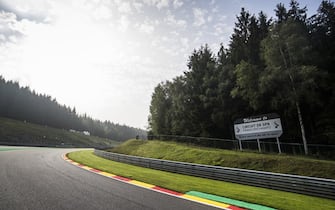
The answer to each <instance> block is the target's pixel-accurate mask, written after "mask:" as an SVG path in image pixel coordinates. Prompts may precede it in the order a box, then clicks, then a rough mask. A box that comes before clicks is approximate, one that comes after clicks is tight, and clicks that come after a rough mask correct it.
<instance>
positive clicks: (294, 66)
mask: <svg viewBox="0 0 335 210" xmlns="http://www.w3.org/2000/svg"><path fill="white" fill-rule="evenodd" d="M275 11H276V18H275V19H272V18H270V19H268V18H267V16H266V15H265V14H264V13H263V12H260V13H259V14H258V16H257V17H256V16H255V15H253V14H250V13H249V11H247V10H246V9H244V8H242V9H241V12H240V14H239V15H238V16H237V22H236V24H235V28H234V32H233V34H232V35H231V41H230V44H229V47H228V49H225V48H224V47H223V46H222V45H221V48H220V50H219V52H218V53H217V54H216V55H214V53H212V51H211V50H210V49H209V48H208V46H207V45H205V46H202V47H200V49H197V50H194V52H193V53H192V54H191V56H190V58H189V61H188V63H187V66H188V71H186V72H184V74H183V75H182V76H180V77H178V78H176V79H174V80H173V81H167V82H165V83H163V84H160V85H159V86H157V88H156V89H155V91H154V94H153V98H152V102H151V107H150V111H151V113H150V114H151V118H150V119H151V120H150V126H151V129H152V131H154V132H153V133H154V134H173V135H189V136H204V137H219V138H234V135H233V129H232V127H233V121H234V120H235V119H236V118H240V117H247V116H251V115H258V114H264V113H270V112H276V113H278V114H279V115H280V116H281V119H282V123H283V128H284V134H283V138H285V139H290V140H287V141H293V142H297V141H299V140H298V139H301V131H300V125H302V124H304V125H305V130H306V136H307V139H308V143H321V144H334V143H335V139H333V138H330V136H332V135H329V133H335V132H334V131H335V124H334V123H333V122H334V120H333V116H334V111H333V108H332V107H334V106H335V82H334V80H335V74H334V72H335V71H334V68H333V64H334V58H335V56H334V55H335V51H334V49H335V38H334V37H335V35H334V34H335V32H334V31H335V29H334V27H335V6H334V3H332V2H329V1H322V2H321V5H320V8H319V10H318V13H317V14H316V15H313V16H312V17H310V18H307V15H306V11H307V8H306V7H300V5H299V3H298V2H297V1H295V0H291V2H290V5H289V8H288V9H286V8H285V6H284V4H278V5H277V8H276V9H275ZM162 87H163V90H164V94H163V95H164V97H161V99H160V100H157V97H158V96H159V95H162V94H161V93H160V92H161V90H160V88H162ZM298 110H300V111H298ZM154 111H155V112H154ZM299 113H300V114H299ZM325 113H331V114H329V115H327V114H325ZM298 116H301V118H300V117H298ZM298 119H302V120H298ZM328 123H329V124H328ZM321 124H322V126H320V125H321ZM325 128H327V129H325ZM162 131H163V132H162Z"/></svg>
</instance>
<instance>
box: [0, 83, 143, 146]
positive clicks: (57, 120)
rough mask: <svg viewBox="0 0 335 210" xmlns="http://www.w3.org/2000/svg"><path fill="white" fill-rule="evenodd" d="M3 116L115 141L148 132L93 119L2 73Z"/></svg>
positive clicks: (0, 102) (0, 99) (0, 106)
mask: <svg viewBox="0 0 335 210" xmlns="http://www.w3.org/2000/svg"><path fill="white" fill-rule="evenodd" d="M0 117H6V118H11V119H15V120H20V121H25V122H31V123H35V124H40V125H45V126H50V127H54V128H59V129H65V130H74V131H81V132H83V131H88V132H89V133H90V135H93V136H98V137H103V138H108V139H112V140H116V141H123V140H128V139H131V138H135V137H136V136H137V135H139V136H142V135H146V132H145V131H144V130H141V129H137V128H133V127H129V126H126V125H119V124H115V123H112V122H110V121H104V122H102V121H100V120H95V119H92V118H91V117H89V116H87V115H86V114H83V115H80V114H78V113H76V109H75V108H71V107H67V106H65V105H60V104H59V103H58V102H57V101H56V99H53V98H51V96H48V95H45V94H44V95H42V94H38V93H36V92H35V91H32V90H30V88H29V87H20V85H19V83H18V82H14V81H6V80H5V79H4V78H3V77H1V76H0Z"/></svg>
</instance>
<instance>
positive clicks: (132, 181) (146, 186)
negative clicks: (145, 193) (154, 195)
mask: <svg viewBox="0 0 335 210" xmlns="http://www.w3.org/2000/svg"><path fill="white" fill-rule="evenodd" d="M128 183H131V184H133V185H137V186H140V187H144V188H153V187H155V185H152V184H147V183H144V182H140V181H136V180H131V181H129V182H128Z"/></svg>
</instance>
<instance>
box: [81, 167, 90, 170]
mask: <svg viewBox="0 0 335 210" xmlns="http://www.w3.org/2000/svg"><path fill="white" fill-rule="evenodd" d="M81 168H83V169H86V170H91V169H92V168H91V167H88V166H82V167H81Z"/></svg>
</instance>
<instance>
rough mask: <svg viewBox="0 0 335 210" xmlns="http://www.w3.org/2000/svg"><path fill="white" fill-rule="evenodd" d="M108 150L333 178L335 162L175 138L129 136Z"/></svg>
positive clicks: (334, 176) (334, 175)
mask: <svg viewBox="0 0 335 210" xmlns="http://www.w3.org/2000/svg"><path fill="white" fill-rule="evenodd" d="M109 151H112V152H117V153H122V154H128V155H136V156H143V157H150V158H158V159H166V160H174V161H182V162H191V163H199V164H207V165H216V166H224V167H233V168H244V169H251V170H260V171H269V172H277V173H287V174H296V175H302V176H313V177H322V178H331V179H335V162H334V161H326V160H316V159H312V158H305V157H298V156H289V155H271V154H258V153H251V152H239V151H231V150H223V149H212V148H206V147H198V146H189V145H186V144H181V143H176V142H163V141H141V140H129V141H127V142H125V143H123V144H121V145H119V146H117V147H115V148H113V149H109Z"/></svg>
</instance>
